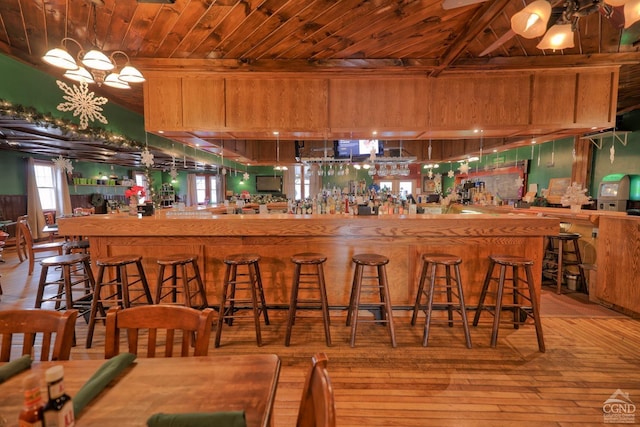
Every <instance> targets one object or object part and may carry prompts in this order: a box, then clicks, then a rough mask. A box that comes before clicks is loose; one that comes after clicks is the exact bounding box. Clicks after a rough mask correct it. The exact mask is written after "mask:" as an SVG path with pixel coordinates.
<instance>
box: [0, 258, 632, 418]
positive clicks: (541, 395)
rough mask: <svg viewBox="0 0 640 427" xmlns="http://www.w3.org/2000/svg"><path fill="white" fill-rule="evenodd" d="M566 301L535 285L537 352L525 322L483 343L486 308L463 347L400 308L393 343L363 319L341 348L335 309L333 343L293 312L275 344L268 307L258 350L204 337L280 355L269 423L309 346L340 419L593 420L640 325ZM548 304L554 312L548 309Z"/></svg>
mask: <svg viewBox="0 0 640 427" xmlns="http://www.w3.org/2000/svg"><path fill="white" fill-rule="evenodd" d="M4 258H5V260H6V262H5V263H3V264H0V274H1V275H2V278H0V283H2V287H3V289H4V295H2V296H1V297H0V298H1V300H0V309H7V308H12V307H28V308H31V307H33V303H34V299H35V291H36V287H37V282H38V278H39V274H40V267H39V266H38V265H37V264H36V269H35V272H34V274H33V276H31V277H29V276H28V275H27V268H28V267H27V263H22V264H20V263H19V262H18V259H17V256H16V255H15V251H14V250H12V249H7V250H5V253H4ZM567 298H570V297H569V296H567V295H560V296H557V295H555V294H554V293H553V292H552V291H551V290H550V288H544V291H543V297H542V305H543V313H544V314H543V319H542V324H543V327H544V335H545V341H546V347H547V352H546V353H540V352H538V349H537V342H536V337H535V331H534V328H533V326H532V325H527V326H524V327H522V328H520V329H519V330H515V329H512V328H510V327H508V326H506V327H504V328H502V329H501V330H500V336H499V339H498V346H497V348H495V349H492V348H490V347H489V340H490V329H491V326H490V321H491V318H490V317H489V316H486V317H484V316H483V318H482V320H481V324H480V325H479V326H478V327H476V328H472V330H471V338H472V340H473V348H472V349H467V348H466V347H465V343H464V335H463V332H462V327H461V326H460V325H459V323H457V324H456V325H454V327H453V328H449V327H447V326H445V325H442V324H436V325H434V326H433V327H432V331H431V336H430V339H429V347H427V348H424V347H422V346H421V342H422V330H423V328H422V321H423V318H420V322H421V323H420V325H419V326H418V325H416V326H415V327H411V326H410V323H409V320H410V317H409V315H408V313H406V312H400V311H399V312H397V313H396V329H397V330H396V333H397V338H398V347H397V348H395V349H393V348H392V347H391V345H390V340H389V336H388V334H387V331H386V328H384V327H382V326H378V325H375V324H362V327H361V328H360V327H359V330H358V336H357V339H356V346H355V348H351V347H350V346H349V332H350V329H349V328H348V327H346V326H345V325H344V322H345V318H346V316H345V313H344V312H342V311H332V312H331V320H332V325H331V333H332V339H333V346H332V347H326V346H325V344H324V332H323V329H322V325H321V323H320V320H319V319H318V321H314V320H313V319H311V320H309V319H301V320H299V321H298V322H297V323H296V325H295V326H294V329H293V335H292V341H291V346H290V347H285V346H284V333H285V329H286V320H285V315H286V313H285V312H283V311H271V312H270V317H271V325H269V326H263V340H264V345H263V346H262V347H257V346H256V344H255V334H254V330H253V326H252V323H251V322H246V321H245V322H236V323H234V326H233V327H227V326H226V325H225V328H224V330H223V334H222V340H221V347H220V348H218V349H215V348H214V347H213V343H211V349H210V354H216V353H220V354H246V353H276V354H278V355H279V356H280V358H281V359H282V371H281V374H280V380H279V383H278V391H277V395H276V403H275V408H274V420H273V421H274V425H275V426H276V427H280V426H292V425H295V420H296V415H297V411H298V405H299V399H300V396H301V389H302V386H303V382H304V377H305V373H306V371H307V369H308V365H309V360H310V357H311V355H312V354H313V353H315V352H319V351H323V352H325V353H327V355H328V357H329V371H330V374H331V379H332V384H333V388H334V392H335V399H336V409H337V418H338V425H339V426H344V427H346V426H407V427H410V426H523V425H526V426H573V425H580V426H585V425H586V426H602V425H603V424H604V418H603V403H604V401H605V400H606V399H607V398H609V397H610V396H611V395H612V394H613V393H615V392H616V391H617V390H621V391H622V392H624V393H628V394H629V398H630V400H631V401H633V402H634V403H635V404H636V405H638V406H640V322H638V320H634V319H631V318H629V317H626V316H622V315H620V314H618V313H615V312H611V311H609V310H607V309H605V308H603V307H600V306H598V305H584V306H580V304H583V303H581V302H579V301H578V302H576V301H575V300H567ZM557 307H561V310H562V312H555V313H554V309H557ZM571 307H577V308H576V310H575V313H573V312H572V309H571ZM86 329H87V328H86V324H85V322H84V320H82V319H79V321H78V325H77V328H76V330H77V335H78V343H79V345H78V346H77V347H75V348H74V349H73V350H72V354H71V357H72V358H74V359H81V358H91V359H93V358H102V357H103V354H104V327H103V326H101V325H99V326H97V328H96V332H95V338H94V344H93V347H92V348H91V349H88V350H87V349H85V348H84V338H85V336H86ZM1 405H2V404H1V399H0V407H1ZM168 405H170V404H169V403H168ZM168 410H170V406H168ZM635 423H636V424H638V423H640V413H638V414H637V415H636V416H635Z"/></svg>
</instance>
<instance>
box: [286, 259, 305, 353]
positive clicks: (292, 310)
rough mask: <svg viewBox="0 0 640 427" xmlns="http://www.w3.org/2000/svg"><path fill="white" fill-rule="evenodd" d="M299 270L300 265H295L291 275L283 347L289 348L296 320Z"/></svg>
mask: <svg viewBox="0 0 640 427" xmlns="http://www.w3.org/2000/svg"><path fill="white" fill-rule="evenodd" d="M300 269H301V265H300V264H296V266H295V271H294V273H293V281H292V283H291V297H290V298H289V316H288V318H287V332H286V334H285V338H284V345H285V346H287V347H289V343H290V342H291V328H292V327H293V324H294V322H295V319H296V309H297V305H298V303H297V302H298V287H299V285H300Z"/></svg>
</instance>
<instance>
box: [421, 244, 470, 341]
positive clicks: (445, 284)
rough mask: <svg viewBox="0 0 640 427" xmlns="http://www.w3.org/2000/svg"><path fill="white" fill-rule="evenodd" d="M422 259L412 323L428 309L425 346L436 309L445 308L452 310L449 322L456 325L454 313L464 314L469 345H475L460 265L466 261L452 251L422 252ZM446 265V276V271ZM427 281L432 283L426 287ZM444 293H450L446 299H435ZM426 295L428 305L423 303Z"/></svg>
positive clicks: (449, 314) (465, 332)
mask: <svg viewBox="0 0 640 427" xmlns="http://www.w3.org/2000/svg"><path fill="white" fill-rule="evenodd" d="M421 258H422V270H421V273H420V282H419V285H418V294H417V296H416V302H415V305H414V306H413V316H412V317H411V325H415V324H416V319H417V317H418V312H419V311H424V312H425V315H426V319H425V323H424V334H423V338H422V345H423V346H424V347H426V346H427V342H428V340H429V328H430V326H431V322H432V320H433V318H432V314H433V310H434V309H437V308H444V309H446V310H447V311H448V316H447V318H448V320H447V323H448V324H449V326H453V312H454V311H457V312H458V313H459V314H460V317H461V318H462V327H463V329H464V336H465V340H466V344H467V348H471V335H470V334H469V323H468V322H467V312H466V308H465V304H464V291H463V289H462V280H461V279H460V264H461V263H462V259H461V258H460V257H458V256H455V255H449V254H422V257H421ZM439 267H440V270H441V272H440V275H438V269H439ZM452 267H453V274H452ZM443 268H444V275H443V273H442V269H443ZM427 280H428V286H426V287H425V283H426V282H427ZM442 294H444V295H446V301H442V300H438V301H434V297H436V295H442ZM423 295H424V296H425V298H426V306H423V305H422V304H421V299H422V296H423ZM453 297H455V298H456V299H457V302H454V300H453Z"/></svg>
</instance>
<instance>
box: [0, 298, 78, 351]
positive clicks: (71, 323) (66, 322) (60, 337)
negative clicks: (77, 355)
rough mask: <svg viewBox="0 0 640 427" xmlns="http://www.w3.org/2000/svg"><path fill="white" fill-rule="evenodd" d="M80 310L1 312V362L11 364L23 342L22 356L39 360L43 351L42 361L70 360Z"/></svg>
mask: <svg viewBox="0 0 640 427" xmlns="http://www.w3.org/2000/svg"><path fill="white" fill-rule="evenodd" d="M77 317H78V310H66V311H54V310H42V309H31V310H1V311H0V337H1V339H2V351H1V353H0V362H8V361H9V360H10V358H11V353H12V350H13V349H14V348H16V346H17V345H18V337H20V338H21V339H22V346H21V355H26V354H29V355H31V357H33V358H34V359H36V358H37V357H36V353H37V351H36V350H37V348H39V349H40V357H39V358H37V359H39V360H41V361H48V360H68V359H69V355H70V354H71V347H72V345H73V337H74V332H75V325H76V318H77Z"/></svg>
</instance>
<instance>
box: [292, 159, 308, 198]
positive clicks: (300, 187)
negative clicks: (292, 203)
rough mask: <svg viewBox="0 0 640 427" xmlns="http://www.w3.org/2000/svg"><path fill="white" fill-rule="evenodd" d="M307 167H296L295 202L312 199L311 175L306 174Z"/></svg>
mask: <svg viewBox="0 0 640 427" xmlns="http://www.w3.org/2000/svg"><path fill="white" fill-rule="evenodd" d="M304 169H305V167H304V166H302V165H296V166H294V173H295V182H294V185H295V200H302V199H306V198H309V197H310V194H309V192H310V190H309V174H305V173H304V172H305V170H304Z"/></svg>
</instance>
